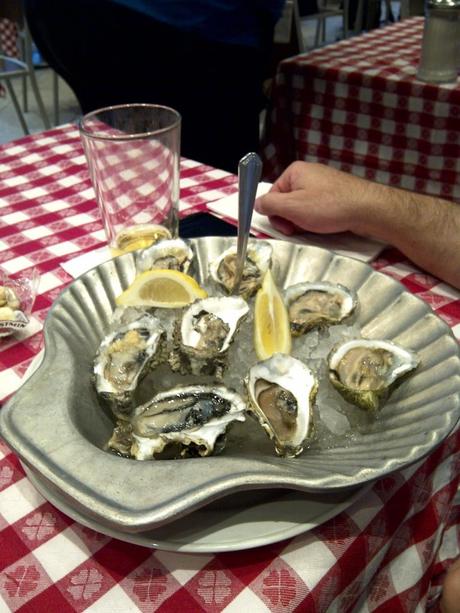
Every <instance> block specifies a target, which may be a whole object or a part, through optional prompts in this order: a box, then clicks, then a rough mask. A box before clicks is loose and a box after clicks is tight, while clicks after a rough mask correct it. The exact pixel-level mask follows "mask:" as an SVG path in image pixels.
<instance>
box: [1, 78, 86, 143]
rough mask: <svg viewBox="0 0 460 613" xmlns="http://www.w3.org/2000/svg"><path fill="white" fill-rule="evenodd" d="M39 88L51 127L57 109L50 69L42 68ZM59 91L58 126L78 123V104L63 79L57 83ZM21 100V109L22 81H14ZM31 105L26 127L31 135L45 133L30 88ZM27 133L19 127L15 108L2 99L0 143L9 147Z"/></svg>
mask: <svg viewBox="0 0 460 613" xmlns="http://www.w3.org/2000/svg"><path fill="white" fill-rule="evenodd" d="M36 75H37V81H38V86H39V88H40V92H41V95H42V98H43V102H44V105H45V108H46V110H47V113H48V116H49V119H50V122H51V124H53V123H54V105H53V81H54V79H53V76H52V71H51V70H50V69H49V68H39V69H37V70H36ZM58 83H59V85H58V91H59V109H60V110H59V123H66V122H69V121H75V120H76V119H77V118H78V117H79V115H80V108H79V106H78V102H77V101H76V99H75V96H74V94H73V92H72V91H71V89H70V88H69V87H68V86H67V84H66V83H64V81H62V79H59V80H58ZM13 87H14V88H15V91H16V94H17V96H18V99H19V101H20V103H21V105H22V79H21V78H18V79H16V80H15V81H14V84H13ZM27 91H28V102H29V109H28V112H27V113H24V116H25V118H26V123H27V125H28V127H29V130H30V132H39V131H41V130H43V129H44V126H43V122H42V119H41V117H40V114H39V112H38V107H37V103H36V100H35V98H34V96H33V94H32V91H31V89H30V84H28V88H27ZM23 135H24V133H23V131H22V128H21V125H20V123H19V120H18V117H17V115H16V112H15V110H14V107H13V105H12V103H11V101H10V99H9V96H8V95H6V96H5V97H4V98H0V143H6V142H8V141H10V140H14V139H15V138H20V137H21V136H23Z"/></svg>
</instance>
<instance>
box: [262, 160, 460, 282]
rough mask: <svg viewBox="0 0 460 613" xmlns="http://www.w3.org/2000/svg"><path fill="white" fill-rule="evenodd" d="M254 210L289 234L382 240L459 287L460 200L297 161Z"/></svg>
mask: <svg viewBox="0 0 460 613" xmlns="http://www.w3.org/2000/svg"><path fill="white" fill-rule="evenodd" d="M255 210H256V211H258V212H259V213H261V214H263V215H267V216H268V217H269V219H270V221H271V223H272V225H273V226H274V227H275V228H276V229H277V230H279V231H281V232H283V233H284V234H287V235H290V234H294V233H295V232H299V231H302V230H308V231H309V232H317V233H319V234H328V233H332V232H344V231H350V232H354V233H355V234H358V235H361V236H372V237H374V238H377V239H380V240H382V241H384V242H387V243H390V244H392V245H394V246H395V247H397V248H398V249H399V250H400V251H402V253H404V254H405V255H406V256H407V257H408V258H410V259H411V260H412V261H413V262H414V263H415V264H417V265H418V266H420V267H421V268H423V269H425V270H426V271H427V272H429V273H432V274H433V275H435V276H437V277H439V278H441V279H443V280H444V281H446V282H447V283H450V284H452V285H453V286H454V287H457V288H459V289H460V204H456V203H453V202H448V201H446V200H442V199H441V198H437V197H433V196H425V195H421V194H416V193H413V192H409V191H406V190H403V189H398V188H394V187H389V186H386V185H381V184H378V183H374V182H371V181H367V180H365V179H361V178H359V177H355V176H353V175H351V174H348V173H345V172H342V171H339V170H336V169H334V168H331V167H328V166H324V165H321V164H312V163H307V162H294V163H293V164H291V165H290V166H289V167H288V168H287V169H286V170H285V171H284V173H283V174H282V175H281V176H280V177H279V178H278V179H277V181H276V182H275V183H274V184H273V186H272V188H271V190H270V191H269V192H268V193H267V194H265V195H264V196H261V197H260V198H258V199H257V200H256V203H255Z"/></svg>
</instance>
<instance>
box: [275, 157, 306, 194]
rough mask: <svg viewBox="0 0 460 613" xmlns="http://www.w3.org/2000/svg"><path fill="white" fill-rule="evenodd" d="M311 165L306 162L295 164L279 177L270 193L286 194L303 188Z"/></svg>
mask: <svg viewBox="0 0 460 613" xmlns="http://www.w3.org/2000/svg"><path fill="white" fill-rule="evenodd" d="M310 166H311V165H310V164H307V163H306V162H300V161H297V162H293V163H292V164H290V165H289V166H288V167H287V168H286V169H285V170H284V171H283V172H282V173H281V175H280V176H279V177H278V179H277V180H276V181H275V182H274V183H273V185H272V186H271V189H270V192H277V193H282V194H285V193H287V192H291V191H293V190H295V189H299V187H301V182H302V179H305V178H306V174H307V173H308V172H309V167H310Z"/></svg>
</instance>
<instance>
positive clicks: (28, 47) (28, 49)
mask: <svg viewBox="0 0 460 613" xmlns="http://www.w3.org/2000/svg"><path fill="white" fill-rule="evenodd" d="M24 36H25V39H24V40H25V62H26V64H27V67H28V69H29V77H30V85H31V87H32V91H33V93H34V96H35V100H36V101H37V106H38V110H39V112H40V115H41V118H42V121H43V124H44V126H45V128H46V129H47V130H49V128H51V123H50V120H49V118H48V114H47V112H46V109H45V105H44V104H43V100H42V97H41V94H40V90H39V88H38V83H37V77H36V75H35V70H34V65H33V61H32V38H31V36H30V32H29V29H28V28H27V27H26V28H25V33H24Z"/></svg>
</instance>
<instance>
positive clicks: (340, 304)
mask: <svg viewBox="0 0 460 613" xmlns="http://www.w3.org/2000/svg"><path fill="white" fill-rule="evenodd" d="M284 300H285V303H286V306H287V309H288V313H289V321H290V324H291V333H292V335H293V336H300V335H301V334H305V332H308V331H309V330H311V329H312V328H315V327H318V326H324V325H333V324H338V323H340V322H342V321H343V320H344V319H346V318H347V317H349V316H350V315H351V314H352V313H353V311H354V310H355V308H356V306H357V303H358V299H357V296H356V294H355V293H354V292H352V291H351V290H349V289H348V288H347V287H344V286H343V285H340V284H333V283H327V282H317V283H297V284H295V285H291V286H290V287H288V288H287V289H286V290H285V291H284Z"/></svg>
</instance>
